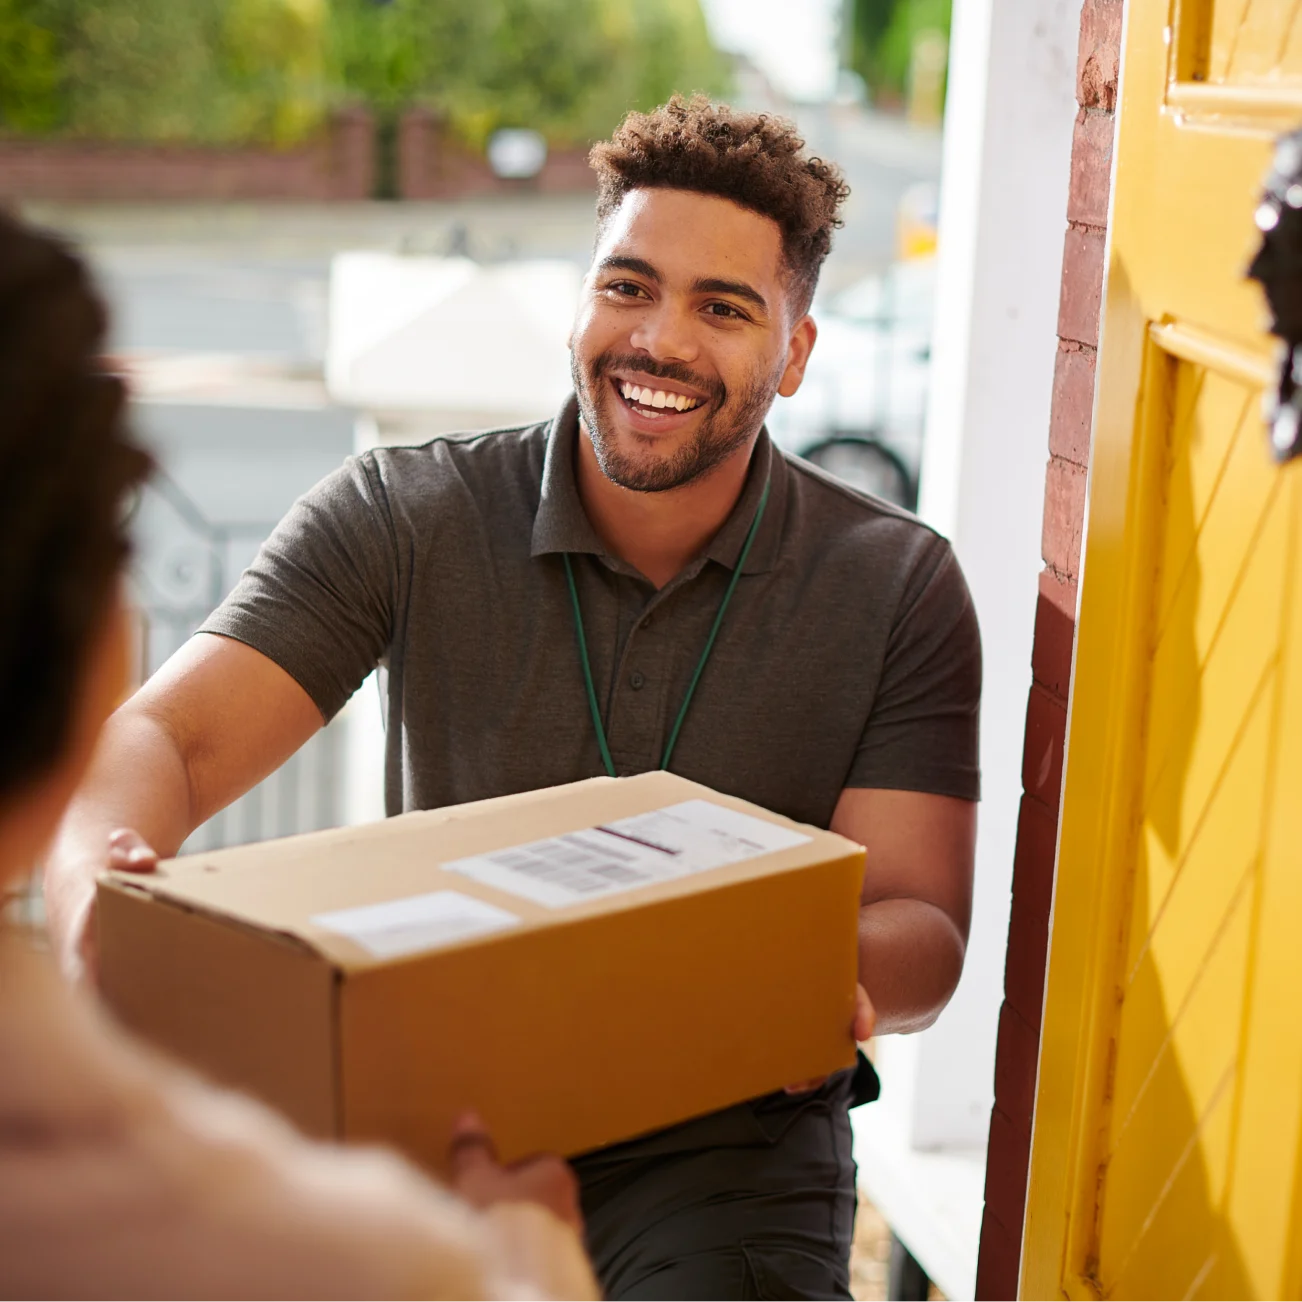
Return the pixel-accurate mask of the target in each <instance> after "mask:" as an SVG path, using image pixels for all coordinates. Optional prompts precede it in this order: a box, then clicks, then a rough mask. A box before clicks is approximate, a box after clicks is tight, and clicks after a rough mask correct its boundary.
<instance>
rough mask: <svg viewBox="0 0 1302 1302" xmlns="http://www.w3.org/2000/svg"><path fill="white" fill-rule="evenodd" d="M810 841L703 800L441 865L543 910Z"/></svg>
mask: <svg viewBox="0 0 1302 1302" xmlns="http://www.w3.org/2000/svg"><path fill="white" fill-rule="evenodd" d="M810 839H811V838H810V837H808V836H806V835H805V833H803V832H797V831H795V830H794V829H793V828H789V827H780V826H778V825H777V824H776V823H768V822H765V821H764V820H763V819H761V818H754V817H752V816H751V815H750V814H742V813H739V812H738V811H737V810H735V809H728V808H725V807H724V806H722V805H714V804H711V803H710V802H709V801H708V800H685V801H683V802H682V803H681V804H677V805H670V806H668V807H667V808H665V809H654V810H652V811H651V812H650V813H646V814H635V815H634V816H633V817H632V818H621V819H619V820H618V821H617V822H613V823H605V824H603V825H602V826H600V827H590V828H587V829H585V830H584V831H581V832H567V833H566V834H565V835H564V836H554V837H549V838H548V839H547V840H545V841H531V842H530V843H529V844H528V845H517V846H512V847H510V848H509V849H506V850H495V851H493V852H492V853H491V854H477V855H472V856H471V857H470V858H467V859H455V860H453V861H452V862H451V863H445V864H444V865H443V867H444V868H445V869H446V870H447V871H448V872H454V873H461V874H462V875H463V876H465V877H470V878H472V879H473V880H475V881H477V882H482V883H483V884H484V885H485V886H493V887H496V888H497V889H498V890H500V891H506V892H507V893H508V894H511V895H522V896H524V898H525V899H529V900H533V901H534V902H535V903H537V904H542V905H545V906H546V907H548V908H552V909H559V908H564V907H565V906H566V905H569V904H579V903H582V902H583V901H584V900H591V899H597V898H600V897H601V896H604V895H613V894H616V893H617V892H619V891H632V890H636V889H637V888H638V887H640V886H652V885H654V884H655V883H657V882H663V881H669V880H671V879H673V878H675V877H685V876H687V875H688V874H689V873H698V872H704V871H705V870H706V869H709V868H720V867H722V866H723V865H724V864H729V863H738V862H740V861H741V860H743V859H754V858H756V857H757V856H758V855H762V854H770V853H772V852H773V851H774V850H786V849H789V848H790V847H791V846H793V845H801V844H803V843H804V842H806V841H809V840H810Z"/></svg>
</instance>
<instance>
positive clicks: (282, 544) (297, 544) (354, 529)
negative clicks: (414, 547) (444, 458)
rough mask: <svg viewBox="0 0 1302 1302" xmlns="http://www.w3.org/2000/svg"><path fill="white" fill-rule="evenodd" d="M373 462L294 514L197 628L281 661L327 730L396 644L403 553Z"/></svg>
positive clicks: (359, 461) (302, 502) (359, 464)
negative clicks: (400, 556)
mask: <svg viewBox="0 0 1302 1302" xmlns="http://www.w3.org/2000/svg"><path fill="white" fill-rule="evenodd" d="M372 476H373V467H372V466H371V463H370V458H368V457H365V456H363V457H350V458H349V459H348V461H346V462H345V463H344V465H343V466H341V467H340V468H339V469H338V470H336V471H335V472H334V473H333V474H330V475H327V476H326V478H325V479H323V480H322V481H321V482H320V483H319V484H317V485H316V486H315V487H314V488H312V489H310V490H309V491H308V492H307V493H305V494H304V495H303V496H302V497H300V498H299V499H298V501H297V502H295V503H294V505H293V506H292V507H291V508H290V511H289V514H288V515H286V516H285V518H284V519H283V520H282V521H281V522H280V524H279V525H277V526H276V529H275V531H274V532H273V533H272V535H271V536H270V537H269V538H268V539H267V541H266V542H265V543H263V545H262V548H261V550H260V551H259V552H258V555H257V558H256V559H255V560H254V562H253V564H252V565H251V566H249V568H248V569H247V570H246V571H245V572H244V574H243V576H242V577H241V578H240V581H239V582H238V583H237V584H236V585H235V587H234V589H233V590H232V591H231V593H230V595H229V596H228V597H227V598H226V600H225V601H223V602H222V604H221V605H220V606H219V607H218V608H217V609H216V610H215V611H214V612H213V613H212V614H211V615H210V616H209V617H208V619H207V620H206V621H205V622H204V624H203V625H202V627H201V628H200V630H199V631H200V632H202V633H217V634H220V635H221V636H223V637H229V638H234V639H235V640H236V641H239V642H243V643H245V644H246V645H248V646H251V647H252V648H253V649H254V650H255V651H260V652H261V653H262V654H263V655H265V656H267V657H268V658H269V659H271V660H274V661H275V662H276V664H278V665H279V666H280V667H281V668H282V669H284V670H285V672H286V673H288V674H289V675H290V676H291V677H293V678H294V679H295V680H296V681H297V682H298V683H299V685H300V686H301V687H302V688H303V689H304V691H306V692H307V694H308V695H309V696H310V697H311V698H312V700H313V701H315V702H316V706H317V708H318V709H319V710H320V711H321V715H322V717H323V718H324V719H325V720H326V721H327V722H329V720H330V719H332V718H333V717H334V716H335V715H336V714H337V713H338V712H339V711H340V710H341V709H342V708H343V706H344V704H345V702H346V701H347V700H348V698H349V697H350V696H351V695H352V694H353V693H354V692H355V691H356V690H357V688H358V687H360V686H361V684H362V682H363V680H364V679H365V678H366V676H367V674H369V673H370V672H371V670H372V669H374V668H375V666H376V664H377V662H378V661H379V660H380V658H381V657H382V656H383V655H384V654H385V651H386V650H387V649H388V646H389V644H390V642H391V641H392V638H393V612H394V608H395V600H396V598H395V592H396V588H397V563H396V556H397V544H396V540H395V535H394V530H393V525H392V521H391V518H390V514H389V511H388V506H387V501H386V499H385V498H384V496H383V493H382V491H381V490H380V489H379V487H378V478H373V477H372Z"/></svg>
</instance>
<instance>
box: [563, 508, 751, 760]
mask: <svg viewBox="0 0 1302 1302" xmlns="http://www.w3.org/2000/svg"><path fill="white" fill-rule="evenodd" d="M768 504H769V485H768V484H765V485H764V491H763V492H762V493H761V494H760V500H759V505H758V506H757V507H756V508H755V518H754V519H753V520H752V521H751V522H750V530H749V532H748V533H747V534H746V541H745V542H744V543H743V544H742V548H741V555H740V556H738V557H737V564H736V566H735V567H734V569H733V571H732V578H731V579H729V580H728V588H727V591H726V592H724V594H723V600H722V601H721V602H719V610H718V613H717V614H716V615H715V616H714V623H713V625H712V626H711V628H710V636H709V637H707V638H706V639H705V649H704V650H703V651H702V652H701V658H700V659H699V660H698V661H697V662H696V672H695V673H693V674H692V681H691V682H690V683H688V685H687V694H686V695H685V696H684V697H683V703H682V705H681V706H679V709H678V717H677V718H676V719H675V720H674V726H673V730H672V731H671V732H670V734H669V741H668V742H667V743H666V744H665V753H664V755H663V756H662V757H661V760H660V767H661V768H662V769H667V768H668V767H669V757H670V756H671V755H672V754H673V753H674V747H675V746H676V745H677V744H678V734H679V733H680V732H681V731H682V728H683V720H684V719H686V718H687V707H688V706H689V705H691V703H692V696H693V695H694V694H695V692H696V684H697V683H699V682H700V681H701V674H702V673H703V672H704V671H705V663H706V661H707V660H709V658H710V652H711V651H713V650H714V639H715V638H716V637H718V635H719V629H720V627H721V626H722V624H723V616H724V613H725V612H726V611H727V609H728V603H729V602H730V601H731V600H732V594H733V593H734V592H735V591H736V589H737V581H738V580H739V579H740V578H741V571H742V568H743V567H744V566H745V564H746V558H747V557H748V556H749V555H750V549H751V544H752V543H753V542H754V541H755V535H756V534H757V533H759V527H760V521H761V520H763V519H764V508H765V507H766V506H767V505H768ZM561 559H562V560H564V562H565V578H566V580H567V581H568V583H569V587H570V603H571V605H572V606H573V607H574V631H575V633H576V634H577V636H578V642H579V663H580V664H581V665H582V666H583V684H584V686H585V687H586V688H587V689H588V709H589V710H590V711H591V712H592V727H593V731H594V732H596V734H597V745H598V747H599V748H600V750H601V762H602V763H603V764H604V765H605V766H606V772H607V773H608V774H610V776H611V777H612V778H613V777H614V776H615V761H614V760H612V759H611V757H610V747H609V745H607V743H606V729H605V728H604V727H603V726H602V722H601V707H600V706H599V705H598V704H597V689H596V686H595V685H594V684H593V681H592V662H591V661H590V660H589V659H588V639H587V637H586V636H585V635H584V632H583V611H582V610H581V609H580V607H579V589H578V587H577V585H576V584H575V582H574V566H573V565H572V564H571V563H570V554H569V552H562V553H561Z"/></svg>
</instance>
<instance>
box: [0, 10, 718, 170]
mask: <svg viewBox="0 0 1302 1302" xmlns="http://www.w3.org/2000/svg"><path fill="white" fill-rule="evenodd" d="M726 85H727V70H726V65H725V64H724V63H723V61H722V59H721V57H720V56H719V54H718V53H717V52H716V51H715V50H714V48H713V47H712V46H711V44H710V41H709V36H708V33H707V31H706V27H705V21H704V19H703V17H702V14H701V9H700V4H699V0H0V130H8V131H18V132H23V133H31V134H48V133H51V132H54V131H59V132H64V133H68V134H73V135H79V136H86V137H94V138H98V139H107V140H145V141H187V142H206V143H226V142H238V141H254V140H257V141H270V142H274V143H278V144H290V143H293V142H294V141H296V140H301V139H303V138H304V137H306V136H308V135H310V134H312V133H313V132H314V131H315V130H317V128H318V127H319V126H320V124H321V122H322V120H323V118H324V116H325V114H326V112H327V110H328V108H329V106H330V104H331V103H332V102H338V101H340V100H352V101H361V102H363V103H365V104H368V105H369V106H371V108H372V109H373V110H374V111H375V112H376V113H377V114H378V115H379V117H380V118H381V121H382V123H389V124H391V123H392V122H393V120H394V119H395V118H396V117H397V115H398V114H399V112H400V111H401V109H402V108H403V107H404V106H405V105H407V104H411V103H417V102H419V103H423V104H425V105H427V106H429V107H432V108H434V109H436V110H437V111H439V112H440V113H441V114H442V115H443V116H444V118H445V119H446V120H447V121H448V123H449V124H450V126H451V127H452V129H453V130H454V131H455V132H456V134H457V135H458V136H460V137H461V139H463V140H464V141H465V142H466V143H467V144H470V145H472V146H476V147H478V146H482V144H483V142H484V141H485V140H486V139H487V137H488V135H489V134H490V133H491V132H492V131H494V130H495V129H496V128H498V127H501V126H528V127H533V128H535V129H537V130H539V131H542V132H543V133H544V134H545V135H546V136H547V137H548V138H549V139H550V140H551V141H552V142H553V143H557V144H568V143H576V142H578V141H582V140H587V139H591V138H593V137H595V136H598V135H602V134H605V133H606V132H608V131H609V130H610V129H611V128H612V127H613V126H614V125H615V123H616V122H617V121H618V120H619V118H620V117H621V116H622V115H623V114H624V113H625V112H626V111H627V110H628V109H630V108H649V107H651V106H652V105H654V104H656V103H659V102H662V101H663V100H665V99H666V98H668V96H669V95H670V94H671V93H672V92H673V91H675V90H684V91H690V90H694V89H701V90H706V91H710V92H714V93H718V92H720V91H722V90H724V89H725V88H726Z"/></svg>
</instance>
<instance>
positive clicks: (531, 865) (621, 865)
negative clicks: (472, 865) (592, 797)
mask: <svg viewBox="0 0 1302 1302" xmlns="http://www.w3.org/2000/svg"><path fill="white" fill-rule="evenodd" d="M604 839H608V838H603V840H604ZM483 858H484V859H485V860H487V861H488V862H489V863H492V864H496V865H497V866H498V867H500V868H505V869H507V870H508V871H509V872H514V873H523V874H524V875H525V876H526V877H531V878H533V879H534V880H536V881H539V882H545V883H546V884H547V885H549V886H554V887H558V888H559V889H561V890H564V891H570V892H572V893H573V894H574V895H576V896H584V895H598V894H601V893H602V892H603V891H608V890H610V889H611V888H612V887H623V888H625V889H627V888H629V887H631V886H644V885H646V884H647V883H648V882H653V881H657V880H658V879H659V874H656V873H652V872H647V871H646V870H645V869H644V868H642V867H639V866H638V865H637V864H636V863H634V861H633V856H632V855H631V854H623V853H621V852H620V851H617V850H614V849H606V848H602V849H600V850H598V849H595V848H593V847H592V846H590V845H588V844H587V843H585V842H584V840H583V839H582V838H581V837H580V836H578V835H575V834H570V835H568V836H558V837H556V838H555V839H554V840H551V841H535V842H533V844H532V845H522V846H516V847H515V848H513V849H511V850H499V851H497V852H496V853H495V854H486V855H484V856H483Z"/></svg>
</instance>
